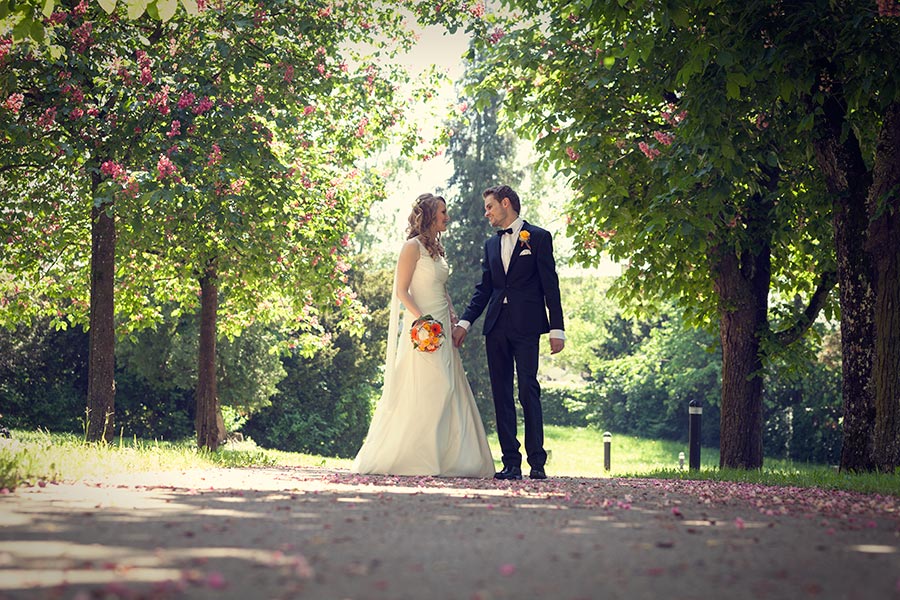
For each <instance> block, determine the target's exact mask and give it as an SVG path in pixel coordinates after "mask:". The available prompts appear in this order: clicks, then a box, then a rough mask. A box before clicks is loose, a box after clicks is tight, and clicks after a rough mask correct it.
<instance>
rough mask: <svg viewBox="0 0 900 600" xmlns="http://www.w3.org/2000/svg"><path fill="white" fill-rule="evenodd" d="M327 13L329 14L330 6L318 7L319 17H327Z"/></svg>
mask: <svg viewBox="0 0 900 600" xmlns="http://www.w3.org/2000/svg"><path fill="white" fill-rule="evenodd" d="M329 15H331V7H330V6H327V7H325V8H320V9H319V18H322V19H323V18H325V17H328V16H329Z"/></svg>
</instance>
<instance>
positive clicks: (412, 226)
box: [406, 194, 447, 258]
mask: <svg viewBox="0 0 900 600" xmlns="http://www.w3.org/2000/svg"><path fill="white" fill-rule="evenodd" d="M446 204H447V203H446V201H445V200H444V199H443V198H442V197H441V196H435V195H434V194H422V195H421V196H419V197H418V198H416V202H415V203H414V204H413V209H412V212H411V213H409V226H408V227H407V228H406V233H407V236H406V239H408V240H411V239H412V238H414V237H417V238H419V241H420V242H422V244H424V245H425V249H426V250H428V254H430V255H431V257H432V258H437V257H438V256H444V246H443V245H442V244H441V240H440V237H441V234H440V233H435V232H434V231H433V229H434V222H435V221H436V220H437V216H438V211H440V210H441V206H442V205H446Z"/></svg>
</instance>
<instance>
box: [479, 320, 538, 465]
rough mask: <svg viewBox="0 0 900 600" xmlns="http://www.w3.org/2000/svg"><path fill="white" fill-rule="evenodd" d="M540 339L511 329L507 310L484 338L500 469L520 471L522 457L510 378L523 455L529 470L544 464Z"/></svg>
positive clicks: (534, 335)
mask: <svg viewBox="0 0 900 600" xmlns="http://www.w3.org/2000/svg"><path fill="white" fill-rule="evenodd" d="M540 341H541V336H540V335H536V334H532V335H523V334H521V333H519V332H518V331H516V330H515V328H513V327H512V325H511V319H510V318H509V310H508V308H506V307H503V308H501V309H500V315H499V317H498V318H497V322H496V323H495V324H494V326H493V327H492V328H491V331H490V332H489V333H488V334H487V335H486V336H485V349H486V351H487V359H488V370H489V372H490V375H491V392H492V393H493V395H494V411H495V412H496V417H497V437H498V438H499V440H500V449H501V451H502V452H503V465H504V466H508V467H520V466H521V465H522V453H521V452H520V451H519V447H520V444H519V440H518V439H517V436H516V405H515V402H514V400H513V375H514V374H515V375H516V376H517V377H518V385H519V404H521V405H522V414H523V416H524V418H525V452H526V453H527V454H528V464H530V465H531V466H532V468H543V466H544V463H545V462H547V452H546V451H545V450H544V416H543V412H542V411H541V386H540V384H538V380H537V371H538V355H539V350H540Z"/></svg>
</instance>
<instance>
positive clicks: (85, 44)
mask: <svg viewBox="0 0 900 600" xmlns="http://www.w3.org/2000/svg"><path fill="white" fill-rule="evenodd" d="M82 1H83V0H82ZM93 30H94V25H93V23H90V22H86V23H82V24H81V25H79V26H78V27H76V28H75V29H73V30H72V38H73V39H74V40H75V51H76V52H78V53H79V54H82V53H84V52H85V51H87V49H88V48H89V47H90V45H91V42H93V40H92V39H91V32H92V31H93Z"/></svg>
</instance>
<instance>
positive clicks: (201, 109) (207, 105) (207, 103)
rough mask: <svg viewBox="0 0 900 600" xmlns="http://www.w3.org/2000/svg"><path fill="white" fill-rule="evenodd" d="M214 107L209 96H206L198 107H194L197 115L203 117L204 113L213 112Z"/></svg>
mask: <svg viewBox="0 0 900 600" xmlns="http://www.w3.org/2000/svg"><path fill="white" fill-rule="evenodd" d="M212 107H213V101H212V100H210V99H209V98H208V97H207V96H204V97H203V98H202V99H201V100H200V102H198V103H197V106H195V107H194V114H195V115H202V114H203V113H205V112H207V111H209V110H211V109H212Z"/></svg>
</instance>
